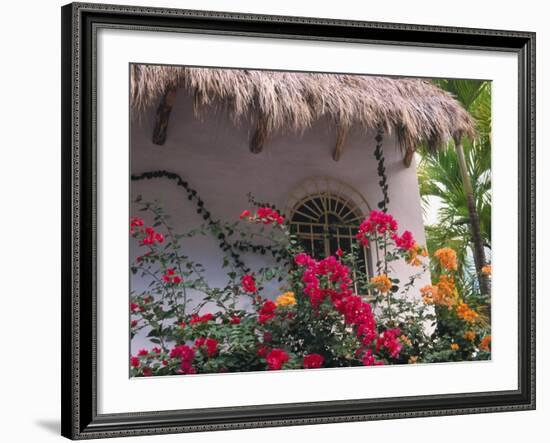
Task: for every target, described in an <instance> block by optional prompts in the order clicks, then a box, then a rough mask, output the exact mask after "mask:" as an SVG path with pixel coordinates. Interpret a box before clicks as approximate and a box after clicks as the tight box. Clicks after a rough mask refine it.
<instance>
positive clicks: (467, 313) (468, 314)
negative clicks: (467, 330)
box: [456, 303, 479, 323]
mask: <svg viewBox="0 0 550 443" xmlns="http://www.w3.org/2000/svg"><path fill="white" fill-rule="evenodd" d="M456 315H458V316H459V317H460V318H461V319H462V320H464V321H465V322H466V323H473V322H475V321H476V320H477V318H478V317H479V315H478V313H477V312H476V311H474V310H473V309H472V308H470V307H469V306H468V305H467V304H466V303H460V304H459V305H458V306H457V308H456Z"/></svg>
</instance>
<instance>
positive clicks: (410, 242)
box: [391, 231, 416, 251]
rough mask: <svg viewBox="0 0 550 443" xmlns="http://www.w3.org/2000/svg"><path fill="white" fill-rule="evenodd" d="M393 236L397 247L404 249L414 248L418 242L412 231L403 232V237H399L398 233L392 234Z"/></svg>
mask: <svg viewBox="0 0 550 443" xmlns="http://www.w3.org/2000/svg"><path fill="white" fill-rule="evenodd" d="M391 238H392V239H393V241H394V242H395V244H396V245H397V247H398V248H400V249H403V250H404V251H408V250H409V249H413V248H414V245H415V243H416V242H415V241H414V237H413V235H412V233H411V232H410V231H404V232H403V234H401V237H399V236H398V235H397V234H392V237H391Z"/></svg>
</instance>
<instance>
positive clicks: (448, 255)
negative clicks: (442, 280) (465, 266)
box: [434, 248, 458, 271]
mask: <svg viewBox="0 0 550 443" xmlns="http://www.w3.org/2000/svg"><path fill="white" fill-rule="evenodd" d="M434 257H435V258H437V259H438V260H439V263H440V264H441V266H442V267H443V268H445V269H447V270H448V271H456V270H457V269H458V265H457V263H456V252H455V250H454V249H451V248H441V249H438V250H437V251H435V252H434Z"/></svg>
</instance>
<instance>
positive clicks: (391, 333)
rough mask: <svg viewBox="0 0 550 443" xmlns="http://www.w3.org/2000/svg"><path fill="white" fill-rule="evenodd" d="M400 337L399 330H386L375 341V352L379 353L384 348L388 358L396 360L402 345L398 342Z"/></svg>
mask: <svg viewBox="0 0 550 443" xmlns="http://www.w3.org/2000/svg"><path fill="white" fill-rule="evenodd" d="M400 335H401V329H399V328H393V329H386V330H385V331H384V332H382V333H381V334H380V337H378V339H377V340H376V350H377V351H380V350H381V349H383V348H385V349H386V350H387V351H388V353H389V354H390V357H392V358H398V357H399V353H400V352H401V348H403V344H402V343H401V340H399V336H400Z"/></svg>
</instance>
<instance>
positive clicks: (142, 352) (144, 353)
mask: <svg viewBox="0 0 550 443" xmlns="http://www.w3.org/2000/svg"><path fill="white" fill-rule="evenodd" d="M137 355H138V356H139V357H144V356H146V355H149V351H148V350H147V349H140V350H139V351H138V354H137Z"/></svg>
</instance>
